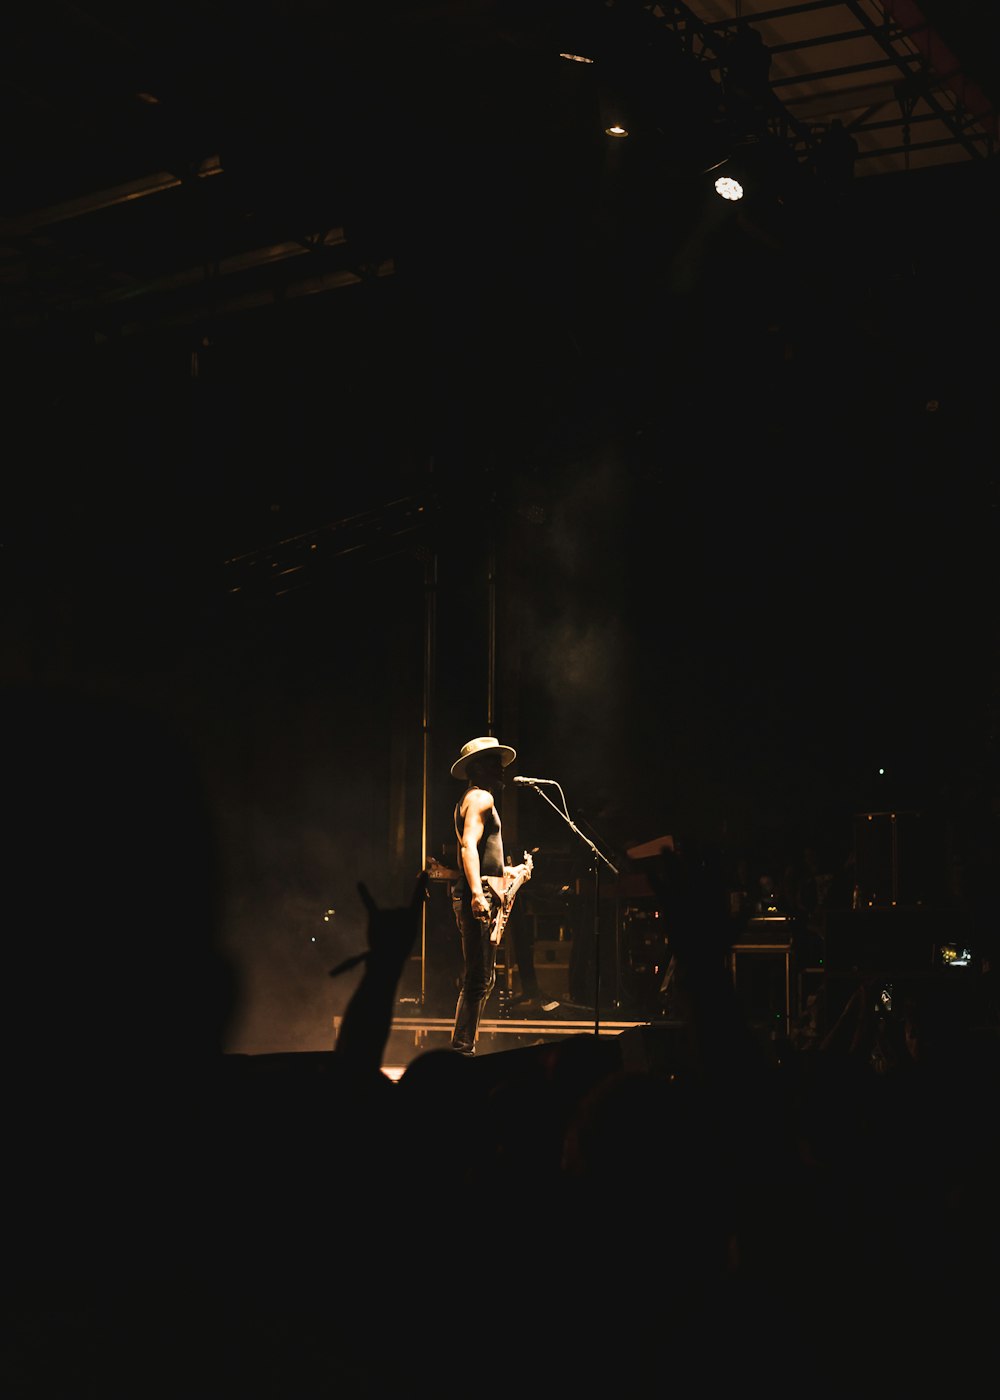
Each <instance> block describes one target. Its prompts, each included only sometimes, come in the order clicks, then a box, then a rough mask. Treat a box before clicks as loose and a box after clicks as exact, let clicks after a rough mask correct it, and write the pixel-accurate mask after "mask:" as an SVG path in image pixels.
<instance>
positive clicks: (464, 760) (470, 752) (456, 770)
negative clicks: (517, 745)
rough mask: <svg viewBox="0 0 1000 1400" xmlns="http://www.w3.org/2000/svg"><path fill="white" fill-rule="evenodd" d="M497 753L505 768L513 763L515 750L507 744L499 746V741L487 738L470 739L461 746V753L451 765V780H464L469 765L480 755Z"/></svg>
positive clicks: (515, 755)
mask: <svg viewBox="0 0 1000 1400" xmlns="http://www.w3.org/2000/svg"><path fill="white" fill-rule="evenodd" d="M491 753H498V754H499V755H500V761H501V763H502V764H503V766H504V767H505V768H506V767H507V765H508V763H513V762H514V759H515V758H517V750H516V749H512V748H511V747H510V746H509V745H508V744H501V743H500V740H499V739H494V738H492V737H487V738H483V739H470V740H469V742H468V743H467V744H463V745H462V751H461V753H460V754H459V755H458V757H457V758H456V759H455V762H454V763H453V764H452V765H451V776H452V777H453V778H464V777H466V775H467V774H468V771H469V764H470V763H471V762H472V760H473V759H475V758H478V757H479V756H480V754H491Z"/></svg>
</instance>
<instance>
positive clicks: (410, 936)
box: [329, 870, 430, 977]
mask: <svg viewBox="0 0 1000 1400" xmlns="http://www.w3.org/2000/svg"><path fill="white" fill-rule="evenodd" d="M429 880H430V874H429V872H428V871H426V870H421V872H420V874H419V875H418V876H417V879H416V883H415V885H414V887H413V896H412V898H411V899H410V902H409V904H404V905H401V906H399V907H397V908H395V909H380V908H379V907H378V905H377V904H376V903H375V900H374V899H373V898H372V894H371V891H370V890H369V889H368V886H367V885H366V884H365V882H364V881H363V880H359V881H358V894H359V895H360V896H361V902H362V904H363V905H364V906H365V908H366V909H367V910H368V951H367V952H365V953H356V954H355V955H354V956H353V957H350V958H345V959H344V961H343V962H341V963H338V964H337V966H336V967H333V968H331V969H330V972H329V976H330V977H339V976H340V974H341V973H342V972H347V971H349V970H350V969H351V968H352V967H357V965H358V964H359V963H363V962H365V963H375V964H376V965H379V966H384V965H394V966H395V965H398V966H402V964H403V963H404V962H405V961H406V959H407V958H408V957H409V956H410V954H411V952H412V951H413V945H414V944H415V943H416V941H417V934H418V933H419V932H420V923H421V918H420V913H421V908H422V906H423V904H424V902H425V900H426V899H427V898H428V888H427V887H428V882H429Z"/></svg>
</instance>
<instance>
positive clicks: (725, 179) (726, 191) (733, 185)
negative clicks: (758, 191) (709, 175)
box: [715, 175, 743, 199]
mask: <svg viewBox="0 0 1000 1400" xmlns="http://www.w3.org/2000/svg"><path fill="white" fill-rule="evenodd" d="M715 193H716V194H717V195H721V197H722V198H723V199H742V198H743V186H742V185H741V184H740V182H739V180H734V179H733V177H732V176H731V175H720V176H719V177H718V178H717V179H716V181H715Z"/></svg>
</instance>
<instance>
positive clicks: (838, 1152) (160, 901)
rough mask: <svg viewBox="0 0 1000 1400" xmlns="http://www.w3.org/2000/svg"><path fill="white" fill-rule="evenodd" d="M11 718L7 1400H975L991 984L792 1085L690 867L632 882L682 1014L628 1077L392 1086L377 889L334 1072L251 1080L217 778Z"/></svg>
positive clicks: (947, 975)
mask: <svg viewBox="0 0 1000 1400" xmlns="http://www.w3.org/2000/svg"><path fill="white" fill-rule="evenodd" d="M3 703H4V716H5V719H6V721H7V734H8V736H9V744H8V764H7V784H6V794H7V800H8V807H9V812H10V814H11V816H12V817H13V822H12V832H11V835H10V838H9V844H8V850H7V855H8V864H7V878H6V890H5V893H6V913H7V926H8V930H9V935H10V936H9V940H8V959H9V961H8V979H7V986H8V989H9V991H8V996H7V1015H6V1016H5V1035H6V1056H5V1065H6V1099H7V1105H8V1131H9V1136H8V1150H7V1154H6V1155H7V1167H8V1171H7V1182H6V1193H7V1230H6V1243H7V1248H6V1250H5V1254H6V1280H7V1289H6V1293H7V1305H8V1306H7V1314H8V1330H9V1342H10V1345H9V1346H8V1348H7V1379H8V1390H9V1391H10V1393H12V1394H16V1395H19V1396H21V1395H24V1396H35V1395H38V1396H42V1395H51V1394H66V1395H74V1396H76V1395H84V1394H91V1393H100V1394H102V1395H110V1394H125V1393H128V1394H129V1395H135V1394H141V1395H143V1396H150V1395H155V1396H165V1397H166V1396H169V1397H177V1400H181V1398H182V1397H183V1400H188V1397H192V1396H198V1397H201V1396H205V1397H209V1396H210V1397H217V1396H220V1395H230V1394H232V1395H240V1396H243V1395H246V1394H273V1395H281V1396H283V1397H284V1396H303V1395H308V1396H312V1395H320V1394H323V1395H326V1394H330V1393H333V1392H335V1391H338V1390H339V1391H340V1392H342V1393H345V1394H350V1395H354V1396H382V1395H386V1396H388V1395H393V1394H397V1393H399V1392H400V1391H402V1390H403V1389H404V1388H412V1387H414V1386H417V1385H420V1386H427V1387H429V1388H431V1389H432V1390H434V1391H435V1392H436V1393H440V1394H444V1395H449V1394H451V1393H452V1392H454V1393H455V1394H456V1395H457V1394H458V1393H459V1392H461V1393H462V1395H463V1396H465V1395H467V1394H468V1392H469V1391H470V1390H471V1391H472V1392H473V1393H474V1394H476V1395H478V1396H481V1395H484V1394H485V1395H487V1396H489V1395H493V1394H496V1395H497V1396H500V1395H501V1394H503V1395H505V1396H506V1395H509V1393H510V1391H511V1389H512V1388H516V1389H517V1391H518V1392H519V1393H527V1394H529V1395H542V1394H551V1393H553V1392H554V1391H556V1390H557V1389H558V1390H566V1389H568V1388H572V1387H574V1386H581V1387H582V1386H584V1385H586V1386H587V1388H588V1390H591V1389H593V1388H594V1387H595V1386H596V1387H598V1388H602V1387H605V1386H612V1385H613V1386H615V1387H616V1388H617V1389H618V1390H619V1391H623V1392H625V1393H636V1392H637V1391H639V1390H640V1388H644V1387H646V1386H654V1385H656V1386H663V1385H666V1384H670V1385H672V1386H674V1387H675V1388H676V1387H678V1386H679V1387H680V1388H681V1389H682V1391H688V1390H692V1389H693V1388H694V1387H695V1386H697V1387H698V1388H699V1390H700V1389H702V1388H711V1387H713V1386H715V1385H718V1384H721V1383H726V1384H739V1385H741V1386H745V1385H747V1384H753V1385H764V1386H766V1387H767V1389H768V1390H769V1391H770V1392H774V1391H777V1392H778V1393H779V1394H782V1395H784V1394H788V1395H793V1394H794V1395H795V1396H798V1395H800V1394H801V1393H803V1392H805V1393H807V1394H808V1395H809V1396H810V1397H815V1398H816V1400H827V1397H830V1400H834V1398H835V1397H836V1398H837V1400H839V1397H848V1396H851V1397H854V1396H859V1395H860V1396H867V1395H872V1396H875V1395H876V1394H877V1395H879V1396H883V1395H884V1394H886V1393H887V1392H888V1391H889V1390H890V1389H891V1390H892V1391H897V1390H899V1389H902V1388H907V1387H912V1386H915V1385H926V1384H940V1385H942V1386H946V1387H947V1391H948V1393H949V1394H951V1395H957V1396H966V1395H968V1396H971V1395H972V1394H973V1393H978V1391H979V1389H980V1387H981V1384H982V1379H981V1378H982V1375H983V1374H988V1372H985V1371H984V1369H983V1368H984V1367H986V1366H987V1365H989V1363H990V1359H991V1358H990V1339H991V1336H992V1328H993V1325H994V1319H995V1316H996V1310H997V1305H998V1302H1000V1299H998V1297H997V1292H998V1285H997V1281H996V1270H995V1268H994V1267H993V1261H994V1259H995V1257H996V1251H997V1246H998V1244H1000V1238H998V1222H997V1212H996V1203H995V1196H996V1191H995V1187H996V1181H997V1180H998V1179H1000V1174H998V1173H1000V1151H998V1134H997V1113H996V1105H997V1102H998V1098H997V1088H998V1077H1000V1076H998V1063H1000V1061H998V1055H997V1047H998V1023H997V1012H996V998H995V993H994V992H993V991H992V989H991V984H990V982H989V977H990V975H991V969H989V968H983V969H982V970H979V969H972V971H971V974H970V976H969V977H968V978H963V974H962V972H961V971H958V972H955V971H953V970H948V971H945V972H938V971H931V972H929V973H928V975H927V976H926V977H924V978H920V977H914V978H912V979H910V981H909V982H908V983H906V984H905V985H904V984H903V983H902V981H901V982H900V984H899V985H897V986H895V987H894V992H893V996H892V999H891V1005H888V1006H887V1004H886V1002H885V1000H884V998H882V997H881V991H882V988H881V987H880V986H879V985H876V984H874V983H869V982H867V981H866V980H864V979H861V980H860V981H859V984H858V986H857V988H856V991H855V993H854V995H853V996H852V997H850V998H848V1000H847V1003H846V1005H845V1006H844V1009H843V1014H842V1015H841V1017H840V1019H839V1021H838V1022H837V1023H836V1024H835V1025H833V1026H831V1027H830V1028H829V1030H828V1033H827V1034H825V1035H824V1036H823V1037H821V1038H817V1039H816V1040H810V1041H809V1042H808V1049H807V1050H805V1051H803V1052H802V1053H799V1054H795V1053H793V1054H791V1055H789V1056H787V1057H784V1058H782V1060H781V1061H780V1063H777V1062H775V1060H774V1058H773V1057H772V1056H771V1055H770V1054H769V1053H768V1050H767V1047H766V1046H764V1045H763V1044H762V1043H761V1042H760V1040H759V1038H758V1037H757V1036H756V1035H755V1034H754V1032H753V1030H752V1028H751V1027H750V1026H749V1025H748V1024H747V1021H746V1019H745V1017H744V1015H743V1012H742V1008H741V1006H740V1003H739V1001H738V999H737V996H736V994H735V989H734V985H733V980H732V977H731V976H730V974H729V969H728V965H727V951H728V948H729V946H730V945H731V943H732V941H733V939H734V924H733V914H732V906H731V901H730V890H729V884H730V883H731V881H728V880H726V879H725V878H723V874H724V872H723V867H722V863H721V861H720V860H719V859H718V857H717V854H716V853H714V852H712V851H710V850H701V849H694V848H691V847H685V843H684V842H683V841H677V842H675V849H673V850H670V849H664V850H663V851H661V852H660V853H659V855H657V856H656V857H654V858H653V859H652V860H650V861H644V862H642V863H641V864H642V867H643V873H646V874H647V875H648V878H649V881H650V885H651V887H652V889H653V890H654V895H655V900H656V903H657V907H658V909H659V912H660V914H661V917H662V918H663V919H664V920H665V921H666V922H667V924H668V926H669V928H670V946H671V952H672V954H673V956H674V958H675V960H676V974H675V977H676V993H677V998H678V1003H677V1004H678V1007H679V1009H680V1016H679V1019H678V1023H677V1025H675V1026H674V1027H673V1028H672V1029H671V1030H670V1032H669V1033H667V1032H666V1031H665V1030H663V1029H661V1028H657V1027H656V1026H655V1025H650V1026H649V1027H646V1028H644V1029H643V1032H642V1034H641V1035H640V1036H639V1037H636V1038H633V1039H632V1040H630V1042H629V1053H626V1046H625V1044H624V1041H623V1038H616V1037H608V1036H604V1035H596V1034H591V1033H584V1034H575V1035H562V1036H559V1035H555V1036H553V1038H552V1039H550V1040H549V1041H548V1042H546V1043H544V1044H539V1045H535V1046H529V1047H526V1048H522V1049H514V1050H510V1051H505V1052H501V1053H495V1054H492V1055H484V1056H482V1057H480V1058H479V1059H478V1060H470V1059H468V1058H467V1057H464V1056H461V1055H458V1054H456V1053H455V1052H453V1051H450V1050H438V1049H432V1050H427V1051H424V1052H423V1053H421V1054H418V1055H417V1056H416V1057H415V1058H414V1059H413V1060H412V1062H411V1063H410V1064H409V1065H408V1066H407V1067H406V1069H405V1071H404V1072H403V1073H402V1075H401V1076H400V1077H399V1079H398V1082H393V1080H391V1079H390V1078H389V1077H388V1076H387V1075H386V1074H385V1073H384V1072H383V1068H382V1066H383V1059H384V1056H385V1053H386V1049H387V1045H388V1040H389V1034H390V1031H391V1028H392V1018H393V1013H394V1006H395V1003H396V998H397V995H398V985H399V981H400V978H401V976H402V973H403V969H404V966H405V963H406V960H407V958H408V957H409V956H410V954H411V951H412V948H413V946H414V943H415V941H416V939H417V938H418V936H419V930H420V922H421V917H422V908H423V902H424V900H425V899H426V896H427V883H426V879H427V877H426V875H425V874H421V875H420V876H419V877H417V879H416V882H415V884H414V886H413V889H412V892H411V893H410V894H409V896H408V897H407V898H405V899H404V900H403V901H402V902H401V903H399V904H398V905H390V906H388V907H382V906H380V904H379V903H378V902H377V901H376V899H375V897H374V896H373V894H372V893H371V892H370V889H369V887H368V886H367V885H366V884H364V883H359V885H358V892H359V896H360V898H361V900H362V902H363V904H364V906H365V908H366V910H367V914H368V933H367V948H366V950H365V951H364V952H363V953H362V954H360V955H359V959H358V961H359V963H360V964H361V965H362V973H361V976H360V979H359V981H358V983H357V986H356V988H355V989H354V991H353V993H352V995H351V997H350V1000H349V1004H348V1006H347V1009H346V1012H345V1014H344V1016H343V1017H342V1019H341V1021H340V1023H339V1030H338V1034H337V1036H336V1039H335V1041H334V1043H333V1044H331V1046H330V1049H329V1052H323V1053H320V1054H318V1055H316V1056H292V1057H253V1056H232V1055H226V1054H225V1053H224V1052H223V1050H222V1048H221V1047H222V1046H223V1044H224V1043H225V1027H226V1025H227V1023H228V1020H229V1018H230V1017H231V1015H232V1014H233V1011H234V1008H235V1007H236V1006H237V1005H238V1000H239V995H240V988H239V981H238V977H237V976H236V974H235V971H234V969H233V968H232V966H230V965H229V963H228V962H227V960H226V958H225V957H224V956H223V954H222V952H221V951H220V947H219V942H218V927H217V920H218V912H219V901H220V889H219V872H218V867H217V859H216V852H215V846H214V836H213V830H212V821H211V813H210V809H209V805H208V803H207V801H206V798H205V793H204V790H203V788H202V786H201V782H200V776H199V773H198V769H197V765H196V764H195V763H194V762H193V761H192V760H191V758H190V755H188V754H187V752H186V750H185V747H184V745H183V743H181V742H180V741H179V740H178V738H177V736H176V735H174V734H172V733H170V732H169V731H168V730H167V729H166V728H165V727H164V726H163V725H162V724H161V723H160V722H159V721H157V720H154V719H151V718H150V717H149V716H148V715H146V714H144V713H142V712H140V711H139V710H137V709H134V708H131V707H128V706H126V705H124V704H121V703H118V702H110V701H107V700H96V699H93V698H87V697H83V696H79V695H68V694H64V693H59V692H56V691H45V690H40V689H37V688H23V689H12V690H9V691H8V692H7V693H6V695H5V697H4V702H3ZM629 1034H631V1033H629ZM255 1060H256V1061H257V1062H255ZM529 1326H530V1327H531V1328H532V1329H533V1330H534V1331H535V1332H536V1333H537V1332H538V1330H539V1329H540V1328H541V1327H543V1326H544V1328H545V1334H546V1343H545V1346H544V1348H542V1349H541V1351H542V1354H543V1355H544V1356H545V1357H546V1360H545V1364H544V1365H541V1364H540V1365H538V1366H536V1367H535V1368H534V1370H533V1371H530V1372H529V1371H528V1370H526V1368H528V1367H529V1358H530V1355H531V1351H532V1348H530V1347H528V1346H527V1345H526V1344H525V1342H524V1335H523V1334H524V1333H525V1332H526V1331H527V1330H528V1328H529ZM473 1368H474V1369H473Z"/></svg>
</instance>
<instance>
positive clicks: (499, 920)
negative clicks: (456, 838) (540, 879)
mask: <svg viewBox="0 0 1000 1400" xmlns="http://www.w3.org/2000/svg"><path fill="white" fill-rule="evenodd" d="M533 864H534V862H533V861H532V859H531V852H530V851H525V853H524V860H523V862H522V863H521V864H520V865H519V866H517V867H516V868H515V871H514V874H513V875H507V876H505V878H504V880H503V883H502V885H501V882H500V881H499V880H497V881H496V883H494V881H493V879H492V878H491V877H487V879H488V880H489V888H490V889H491V890H492V891H493V893H494V894H495V895H497V896H498V904H497V908H496V911H495V912H494V913H492V914H491V916H490V942H491V943H499V942H500V940H501V938H502V937H503V931H504V929H505V928H506V926H507V920H508V919H509V918H510V911H511V910H512V909H513V907H514V900H515V898H516V896H517V892H518V890H519V889H520V888H521V886H522V885H523V884H524V883H525V881H527V880H530V879H531V869H532V865H533ZM484 883H486V882H485V881H484ZM497 885H501V888H500V889H497Z"/></svg>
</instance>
